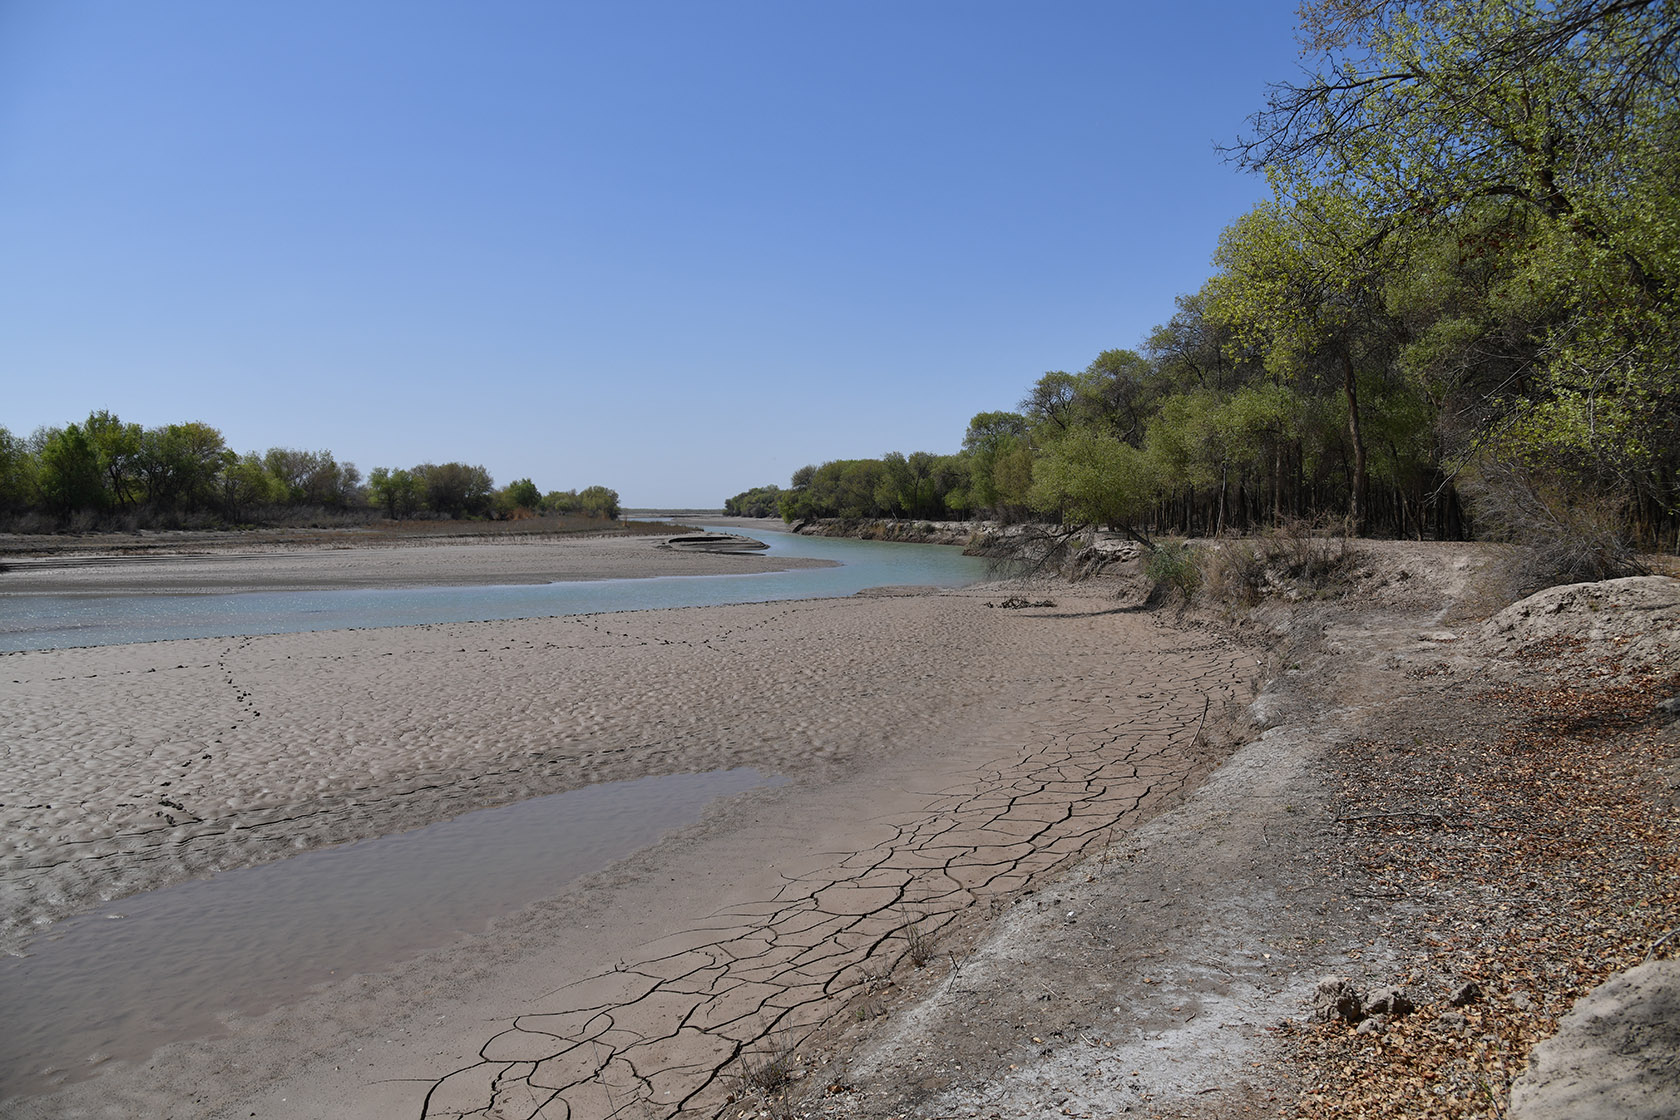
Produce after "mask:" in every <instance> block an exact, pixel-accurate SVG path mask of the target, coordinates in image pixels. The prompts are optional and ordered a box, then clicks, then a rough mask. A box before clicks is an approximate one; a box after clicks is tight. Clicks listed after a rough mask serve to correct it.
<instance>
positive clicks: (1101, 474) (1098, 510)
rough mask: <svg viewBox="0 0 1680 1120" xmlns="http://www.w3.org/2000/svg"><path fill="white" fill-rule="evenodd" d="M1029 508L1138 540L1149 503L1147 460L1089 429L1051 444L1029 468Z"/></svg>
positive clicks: (1152, 489) (1151, 482) (1151, 501)
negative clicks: (1030, 489) (1030, 482)
mask: <svg viewBox="0 0 1680 1120" xmlns="http://www.w3.org/2000/svg"><path fill="white" fill-rule="evenodd" d="M1031 500H1032V504H1033V505H1034V507H1036V508H1037V509H1040V510H1042V511H1044V512H1046V513H1052V514H1054V515H1056V516H1057V517H1058V518H1059V520H1060V521H1061V522H1062V524H1063V525H1088V526H1098V527H1105V528H1111V529H1116V530H1120V531H1122V532H1125V533H1128V534H1129V535H1132V536H1134V537H1137V538H1138V539H1140V540H1143V539H1146V537H1145V536H1144V535H1143V534H1142V533H1141V532H1140V531H1139V529H1138V525H1139V523H1140V521H1141V520H1142V519H1143V518H1144V517H1145V516H1146V515H1147V514H1148V512H1149V510H1150V508H1151V507H1152V506H1153V504H1154V501H1155V484H1154V479H1153V477H1152V475H1151V471H1150V465H1149V461H1148V458H1147V457H1146V456H1145V455H1144V453H1143V452H1141V451H1139V450H1138V449H1137V448H1135V447H1133V446H1132V445H1130V444H1128V443H1126V442H1124V441H1123V440H1121V439H1119V438H1117V437H1115V436H1112V435H1108V434H1106V433H1102V432H1098V431H1095V430H1093V429H1091V428H1078V429H1075V430H1073V431H1071V432H1069V433H1067V434H1066V435H1064V436H1062V437H1061V438H1059V439H1057V440H1055V441H1054V442H1053V443H1051V444H1050V445H1049V446H1048V447H1047V448H1046V449H1045V452H1044V455H1043V456H1042V457H1041V458H1040V459H1039V461H1038V462H1037V463H1036V464H1035V466H1034V469H1033V485H1032V494H1031Z"/></svg>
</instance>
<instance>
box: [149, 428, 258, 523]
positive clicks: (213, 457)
mask: <svg viewBox="0 0 1680 1120" xmlns="http://www.w3.org/2000/svg"><path fill="white" fill-rule="evenodd" d="M234 458H236V456H235V455H234V454H233V452H231V451H229V450H228V448H227V445H226V444H225V443H223V442H222V433H221V432H219V431H217V430H216V429H215V428H212V427H211V426H210V425H208V424H202V423H199V422H197V421H190V422H188V423H185V424H169V425H166V426H164V427H162V428H148V429H146V431H145V432H144V433H143V434H142V435H141V438H140V453H139V455H138V457H137V459H136V468H137V470H138V473H139V475H140V478H141V481H142V483H143V485H144V487H145V490H146V500H147V501H148V502H149V503H151V505H152V506H154V507H155V508H157V509H160V510H172V509H177V508H186V509H197V508H200V507H202V506H206V505H209V504H211V503H212V502H213V501H214V500H215V496H216V478H217V476H218V475H219V474H220V473H221V470H222V468H223V467H224V466H225V465H226V464H227V463H228V462H230V461H231V460H233V459H234Z"/></svg>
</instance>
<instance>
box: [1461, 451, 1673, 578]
mask: <svg viewBox="0 0 1680 1120" xmlns="http://www.w3.org/2000/svg"><path fill="white" fill-rule="evenodd" d="M1464 491H1465V493H1466V494H1467V495H1469V497H1470V502H1471V505H1470V510H1471V513H1472V514H1473V515H1474V516H1475V518H1476V527H1477V529H1478V530H1480V532H1481V533H1482V534H1484V535H1486V536H1488V537H1490V538H1492V539H1494V540H1500V541H1507V542H1509V543H1511V544H1513V545H1516V546H1517V548H1518V549H1519V555H1520V559H1519V560H1518V563H1517V569H1516V572H1515V578H1516V581H1517V583H1518V588H1519V590H1520V592H1521V593H1522V594H1524V595H1528V594H1533V593H1534V592H1536V591H1541V590H1544V589H1545V588H1548V587H1555V586H1557V585H1558V584H1564V583H1585V582H1588V581H1591V580H1601V579H1615V578H1616V577H1618V576H1633V575H1644V574H1646V572H1645V567H1644V566H1643V565H1642V564H1640V563H1639V560H1638V558H1637V556H1636V555H1635V553H1634V549H1633V543H1632V541H1631V539H1630V538H1629V535H1628V532H1627V516H1626V513H1627V510H1626V503H1625V502H1624V501H1623V500H1622V499H1620V498H1618V497H1617V496H1616V494H1615V491H1614V490H1613V489H1611V488H1609V487H1594V486H1592V485H1587V484H1583V483H1582V482H1581V481H1580V480H1579V479H1576V478H1570V477H1566V476H1560V475H1558V474H1557V473H1555V472H1548V471H1545V470H1541V469H1536V468H1533V467H1530V466H1528V465H1526V464H1522V463H1518V462H1515V461H1511V460H1506V459H1500V458H1495V457H1492V456H1488V457H1485V458H1484V459H1482V460H1481V461H1479V462H1478V463H1477V464H1476V466H1475V470H1474V471H1473V472H1471V473H1470V474H1469V475H1467V476H1466V478H1465V480H1464Z"/></svg>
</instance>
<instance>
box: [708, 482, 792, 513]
mask: <svg viewBox="0 0 1680 1120" xmlns="http://www.w3.org/2000/svg"><path fill="white" fill-rule="evenodd" d="M782 493H783V491H782V488H781V487H780V486H774V485H772V486H755V487H753V488H752V489H751V490H743V491H741V492H740V493H739V494H736V495H735V496H734V497H733V498H726V499H724V503H723V512H725V513H727V514H729V515H730V516H731V517H776V516H778V515H779V514H780V510H781V500H782Z"/></svg>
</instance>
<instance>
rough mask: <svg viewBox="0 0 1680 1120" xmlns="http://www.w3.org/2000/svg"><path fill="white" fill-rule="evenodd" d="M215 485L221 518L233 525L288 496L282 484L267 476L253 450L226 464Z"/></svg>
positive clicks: (262, 462) (271, 476)
mask: <svg viewBox="0 0 1680 1120" xmlns="http://www.w3.org/2000/svg"><path fill="white" fill-rule="evenodd" d="M216 485H217V495H218V498H219V500H220V505H221V509H222V516H224V517H226V518H227V519H228V520H229V521H235V522H240V521H245V520H248V519H249V517H250V515H251V513H252V512H253V511H254V510H257V509H260V508H261V507H263V506H266V505H270V504H272V503H278V502H283V501H285V500H286V498H287V497H288V496H289V495H288V494H287V491H286V488H285V486H284V484H282V483H281V482H280V481H279V480H278V479H276V478H275V477H274V476H273V475H272V474H270V473H269V471H268V468H267V467H266V466H265V464H264V461H263V460H262V459H259V458H258V457H257V453H256V452H254V451H248V452H246V453H245V454H244V455H241V456H239V457H238V458H237V459H234V460H233V461H231V462H229V463H227V464H226V465H225V466H224V467H223V468H222V472H221V474H220V476H218V478H217V480H216Z"/></svg>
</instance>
